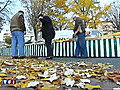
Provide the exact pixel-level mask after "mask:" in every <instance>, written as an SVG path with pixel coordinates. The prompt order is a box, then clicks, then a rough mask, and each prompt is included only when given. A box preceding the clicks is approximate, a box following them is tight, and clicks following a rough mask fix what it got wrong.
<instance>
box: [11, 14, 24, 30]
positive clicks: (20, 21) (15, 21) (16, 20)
mask: <svg viewBox="0 0 120 90" xmlns="http://www.w3.org/2000/svg"><path fill="white" fill-rule="evenodd" d="M15 30H20V31H22V32H24V31H26V28H25V24H24V16H23V14H22V13H16V14H15V15H14V16H13V17H12V19H11V22H10V31H11V32H12V31H15Z"/></svg>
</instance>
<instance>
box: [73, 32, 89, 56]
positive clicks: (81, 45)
mask: <svg viewBox="0 0 120 90" xmlns="http://www.w3.org/2000/svg"><path fill="white" fill-rule="evenodd" d="M77 36H78V39H77V41H76V49H75V56H76V57H79V54H80V53H81V55H82V56H81V57H88V53H87V48H86V42H85V34H84V33H80V34H78V35H77Z"/></svg>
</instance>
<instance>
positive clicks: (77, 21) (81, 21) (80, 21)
mask: <svg viewBox="0 0 120 90" xmlns="http://www.w3.org/2000/svg"><path fill="white" fill-rule="evenodd" d="M79 25H80V27H81V29H82V32H83V33H85V28H86V22H85V20H83V19H82V18H79V17H77V19H76V20H75V26H74V29H73V31H74V32H75V31H76V30H77V28H78V26H79ZM77 34H79V32H78V33H77Z"/></svg>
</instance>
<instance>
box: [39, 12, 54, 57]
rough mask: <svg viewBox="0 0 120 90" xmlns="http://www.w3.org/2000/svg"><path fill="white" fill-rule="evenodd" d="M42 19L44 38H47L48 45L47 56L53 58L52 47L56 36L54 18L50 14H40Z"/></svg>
mask: <svg viewBox="0 0 120 90" xmlns="http://www.w3.org/2000/svg"><path fill="white" fill-rule="evenodd" d="M38 18H39V19H40V21H41V22H42V29H41V31H42V38H44V39H45V44H46V46H47V56H48V57H47V58H46V59H52V57H53V49H52V39H53V38H54V37H55V31H54V28H53V25H52V20H51V19H50V18H49V17H48V16H43V15H42V14H40V15H39V16H38Z"/></svg>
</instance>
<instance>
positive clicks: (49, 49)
mask: <svg viewBox="0 0 120 90" xmlns="http://www.w3.org/2000/svg"><path fill="white" fill-rule="evenodd" d="M51 42H52V40H45V44H46V46H47V56H48V57H49V56H53V49H52V43H51Z"/></svg>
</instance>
